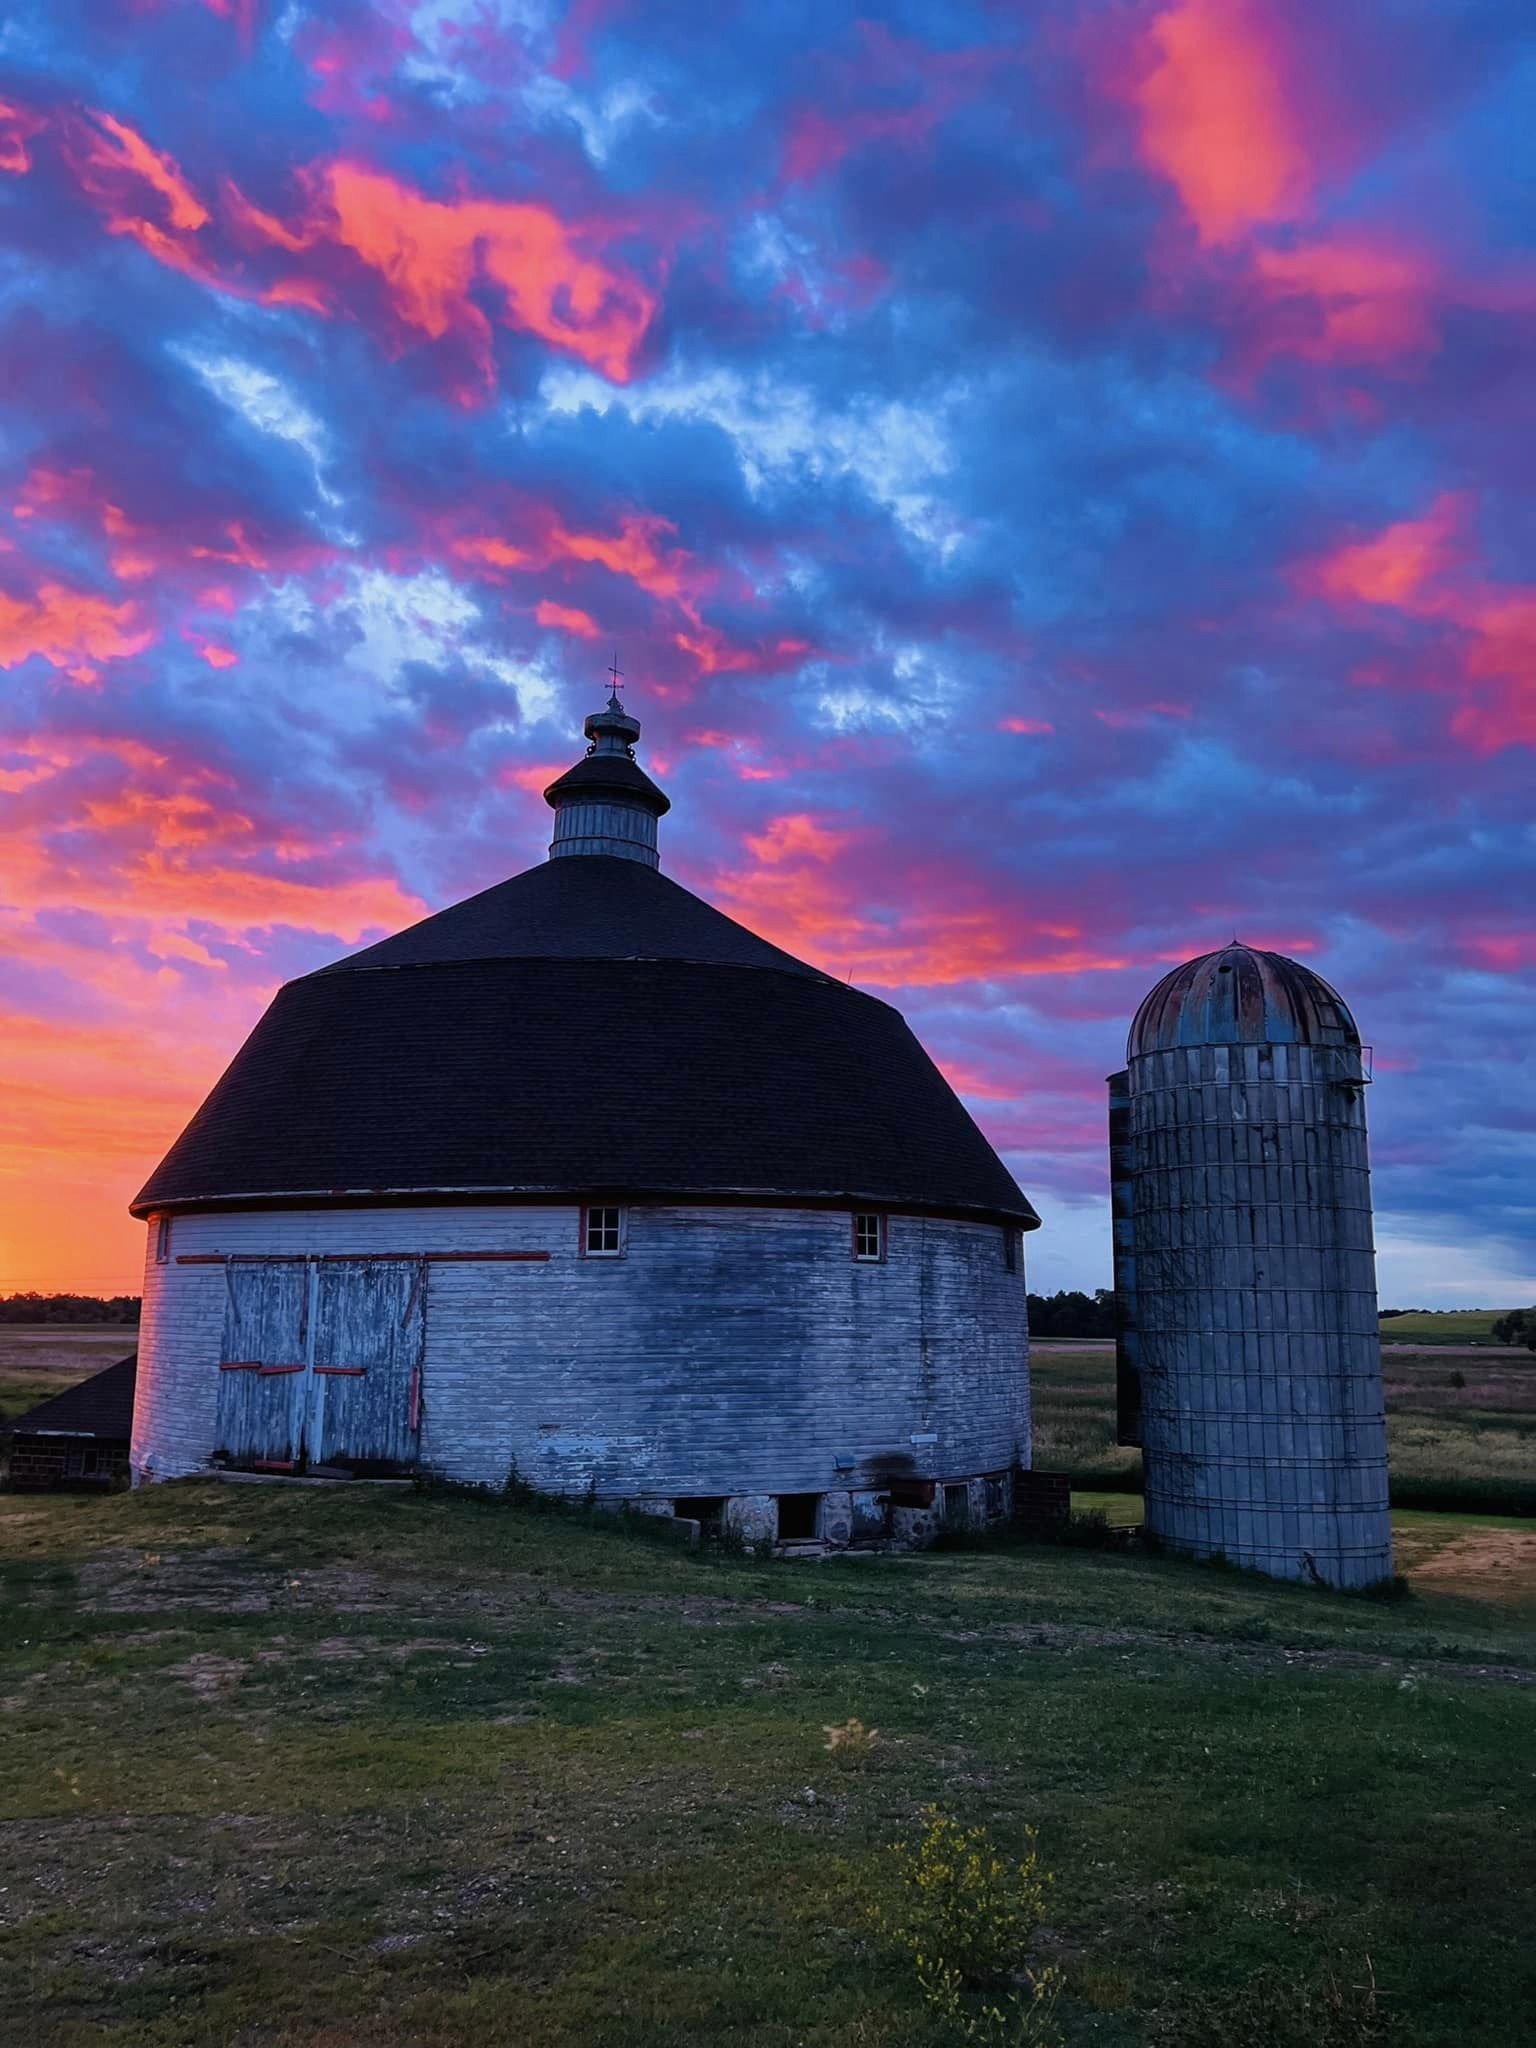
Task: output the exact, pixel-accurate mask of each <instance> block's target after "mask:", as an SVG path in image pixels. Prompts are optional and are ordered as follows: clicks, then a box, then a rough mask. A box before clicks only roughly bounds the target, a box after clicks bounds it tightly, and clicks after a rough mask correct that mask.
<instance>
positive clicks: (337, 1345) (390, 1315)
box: [310, 1259, 427, 1470]
mask: <svg viewBox="0 0 1536 2048" xmlns="http://www.w3.org/2000/svg"><path fill="white" fill-rule="evenodd" d="M426 1303H427V1262H426V1260H425V1259H326V1260H323V1261H322V1262H321V1264H320V1267H319V1271H318V1274H317V1278H316V1292H315V1349H314V1392H313V1395H312V1397H311V1411H310V1412H311V1428H310V1457H311V1459H312V1461H313V1462H314V1463H316V1464H321V1465H349V1466H352V1467H354V1468H363V1469H370V1468H372V1469H377V1468H380V1467H385V1468H388V1469H390V1470H399V1469H400V1468H401V1467H403V1466H409V1465H414V1464H415V1462H416V1451H417V1442H418V1438H419V1434H420V1423H421V1361H422V1351H423V1346H424V1341H425V1336H426Z"/></svg>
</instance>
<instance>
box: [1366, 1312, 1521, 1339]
mask: <svg viewBox="0 0 1536 2048" xmlns="http://www.w3.org/2000/svg"><path fill="white" fill-rule="evenodd" d="M1522 1305H1523V1306H1526V1307H1528V1306H1529V1303H1525V1304H1522ZM1508 1314H1509V1310H1508V1309H1505V1308H1444V1309H1415V1310H1413V1311H1412V1312H1410V1313H1409V1314H1408V1315H1402V1316H1383V1318H1382V1322H1381V1338H1382V1342H1383V1343H1384V1344H1491V1343H1492V1342H1493V1326H1494V1324H1495V1323H1496V1322H1497V1321H1498V1320H1499V1318H1500V1317H1501V1316H1506V1315H1508Z"/></svg>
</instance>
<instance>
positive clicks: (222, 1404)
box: [216, 1259, 309, 1466]
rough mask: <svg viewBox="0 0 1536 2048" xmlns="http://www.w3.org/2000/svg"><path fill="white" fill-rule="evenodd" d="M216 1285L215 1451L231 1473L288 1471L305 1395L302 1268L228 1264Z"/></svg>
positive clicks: (268, 1262) (298, 1264)
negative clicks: (219, 1322) (252, 1468)
mask: <svg viewBox="0 0 1536 2048" xmlns="http://www.w3.org/2000/svg"><path fill="white" fill-rule="evenodd" d="M224 1284H225V1290H226V1300H225V1306H224V1337H223V1343H222V1345H221V1347H220V1352H219V1400H218V1419H217V1434H218V1442H217V1445H216V1450H217V1451H218V1452H219V1453H221V1454H222V1455H223V1456H224V1457H225V1458H226V1459H227V1460H228V1461H229V1463H230V1464H232V1465H277V1466H287V1465H295V1464H297V1463H298V1462H299V1460H300V1459H301V1458H302V1457H303V1455H304V1437H305V1421H306V1409H307V1405H308V1393H309V1374H308V1372H307V1371H306V1369H305V1348H306V1344H307V1341H308V1327H307V1325H308V1317H307V1314H306V1309H307V1301H308V1287H309V1268H308V1266H307V1265H306V1264H305V1263H304V1261H303V1260H301V1259H231V1260H230V1262H229V1264H228V1265H227V1266H226V1267H225V1268H224Z"/></svg>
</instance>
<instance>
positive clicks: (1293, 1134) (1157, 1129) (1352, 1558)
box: [1122, 1044, 1392, 1586]
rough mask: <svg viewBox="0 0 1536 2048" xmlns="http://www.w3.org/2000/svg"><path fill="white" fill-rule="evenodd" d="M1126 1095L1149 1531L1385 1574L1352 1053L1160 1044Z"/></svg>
mask: <svg viewBox="0 0 1536 2048" xmlns="http://www.w3.org/2000/svg"><path fill="white" fill-rule="evenodd" d="M1129 1107H1130V1132H1129V1141H1128V1147H1127V1154H1128V1156H1127V1159H1126V1161H1125V1162H1124V1165H1123V1167H1122V1172H1123V1171H1125V1170H1127V1169H1128V1171H1129V1203H1130V1212H1131V1214H1130V1221H1131V1226H1132V1232H1131V1234H1132V1236H1133V1238H1134V1274H1135V1289H1134V1313H1135V1324H1136V1329H1135V1336H1136V1350H1135V1354H1134V1363H1135V1366H1136V1369H1137V1371H1138V1374H1139V1380H1140V1395H1141V1442H1142V1446H1143V1457H1144V1461H1145V1471H1146V1518H1147V1528H1148V1530H1149V1531H1150V1532H1151V1533H1152V1534H1153V1535H1155V1536H1156V1537H1157V1538H1158V1539H1159V1540H1160V1541H1161V1542H1162V1543H1163V1544H1164V1545H1166V1546H1167V1547H1168V1548H1169V1549H1171V1550H1177V1551H1180V1552H1183V1553H1185V1554H1187V1555H1193V1556H1210V1555H1212V1554H1213V1553H1215V1552H1218V1551H1219V1552H1222V1553H1224V1554H1225V1555H1226V1556H1227V1557H1229V1558H1231V1559H1232V1561H1233V1562H1234V1563H1237V1564H1243V1565H1248V1566H1252V1567H1253V1568H1255V1569H1257V1570H1259V1571H1264V1572H1269V1573H1271V1574H1273V1575H1275V1576H1277V1577H1281V1578H1292V1579H1307V1578H1313V1577H1316V1578H1320V1579H1323V1580H1326V1581H1327V1582H1328V1583H1329V1584H1330V1585H1339V1586H1360V1585H1367V1584H1370V1583H1373V1582H1375V1581H1377V1580H1380V1579H1383V1578H1385V1577H1387V1576H1388V1575H1389V1574H1390V1572H1391V1570H1392V1537H1391V1524H1390V1521H1389V1518H1388V1513H1387V1443H1386V1417H1385V1401H1384V1397H1383V1389H1382V1380H1381V1349H1380V1343H1379V1340H1378V1334H1377V1333H1378V1327H1379V1326H1378V1323H1377V1317H1376V1274H1375V1264H1374V1257H1373V1253H1372V1247H1371V1196H1370V1174H1369V1162H1368V1158H1367V1151H1366V1130H1365V1102H1364V1085H1363V1076H1362V1074H1361V1070H1360V1055H1359V1053H1358V1051H1357V1050H1353V1049H1346V1048H1343V1047H1329V1046H1318V1047H1313V1046H1306V1045H1252V1044H1250V1045H1231V1046H1227V1045H1216V1046H1180V1047H1176V1048H1173V1049H1170V1050H1167V1051H1157V1052H1150V1053H1146V1054H1143V1055H1142V1056H1140V1057H1139V1058H1135V1059H1133V1060H1132V1061H1131V1062H1130V1067H1129Z"/></svg>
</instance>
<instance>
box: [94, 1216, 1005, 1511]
mask: <svg viewBox="0 0 1536 2048" xmlns="http://www.w3.org/2000/svg"><path fill="white" fill-rule="evenodd" d="M850 1228H851V1226H850V1223H849V1217H848V1214H847V1212H845V1211H842V1210H827V1211H818V1210H803V1209H746V1208H740V1209H737V1208H731V1209H722V1208H713V1207H691V1208H685V1207H673V1206H660V1205H636V1206H633V1207H631V1208H630V1210H629V1213H628V1225H627V1234H626V1241H625V1252H624V1256H623V1257H622V1258H619V1259H584V1258H583V1257H581V1255H580V1210H579V1207H578V1206H577V1205H576V1204H574V1203H572V1204H571V1205H569V1206H562V1207H549V1208H535V1207H513V1206H509V1207H505V1208H500V1207H491V1206H476V1207H466V1208H450V1207H440V1208H439V1207H434V1208H425V1209H366V1210H290V1211H280V1210H279V1211H259V1212H250V1213H243V1214H232V1215H205V1216H180V1217H178V1218H177V1219H176V1225H175V1229H174V1231H173V1233H172V1235H173V1245H172V1257H171V1262H170V1263H169V1264H168V1265H157V1264H156V1263H155V1262H154V1260H153V1257H152V1255H151V1256H150V1257H149V1258H148V1259H147V1261H146V1269H145V1310H144V1321H143V1325H142V1329H141V1334H140V1353H139V1393H138V1405H137V1410H136V1414H135V1425H134V1441H133V1464H134V1469H135V1472H136V1473H137V1474H139V1475H140V1476H141V1477H147V1478H171V1477H175V1476H179V1475H182V1474H186V1473H190V1472H194V1471H197V1470H198V1469H200V1468H201V1467H203V1466H204V1465H205V1464H206V1462H207V1460H208V1457H209V1455H210V1453H211V1452H212V1451H213V1449H214V1448H215V1435H216V1425H215V1413H216V1401H217V1381H218V1377H219V1375H218V1356H219V1348H220V1337H221V1334H222V1329H223V1318H224V1306H225V1299H226V1292H225V1280H224V1272H225V1269H224V1267H223V1266H222V1265H217V1264H209V1265H199V1264H185V1263H181V1262H182V1261H184V1260H186V1259H187V1258H189V1257H190V1258H193V1259H197V1258H210V1257H212V1256H214V1255H217V1254H230V1253H235V1254H245V1255H251V1254H266V1255H268V1256H271V1255H273V1254H281V1253H289V1254H315V1255H324V1254H329V1255H331V1256H333V1257H334V1256H336V1255H339V1254H346V1253H357V1254H366V1253H369V1252H383V1251H392V1252H399V1253H407V1252H426V1253H438V1254H441V1253H444V1252H450V1251H490V1252H511V1251H517V1252H538V1251H547V1252H548V1253H549V1255H550V1256H549V1258H548V1260H547V1262H538V1263H513V1262H508V1261H505V1260H487V1261H480V1260H462V1261H446V1260H442V1259H441V1258H439V1259H437V1260H434V1261H433V1262H432V1264H431V1265H430V1267H429V1273H428V1280H427V1289H426V1297H427V1308H426V1348H425V1356H424V1363H423V1372H422V1436H421V1455H422V1462H423V1464H424V1465H425V1466H427V1467H428V1468H429V1469H433V1470H436V1471H438V1472H440V1473H442V1474H443V1475H445V1476H447V1477H451V1478H456V1479H464V1480H471V1481H475V1482H478V1483H482V1484H490V1485H499V1484H500V1483H501V1482H502V1481H504V1480H505V1479H506V1477H507V1474H508V1471H509V1469H510V1468H511V1467H512V1466H513V1464H514V1463H515V1465H516V1468H517V1470H518V1471H519V1473H521V1474H522V1476H523V1477H525V1478H526V1479H528V1480H530V1481H531V1482H532V1483H533V1484H535V1485H537V1486H540V1487H544V1488H548V1489H550V1490H553V1491H563V1492H569V1493H582V1492H585V1491H587V1490H588V1489H589V1488H591V1489H594V1490H595V1491H596V1492H598V1493H599V1494H601V1495H603V1496H605V1497H608V1496H622V1497H630V1496H635V1495H643V1494H656V1495H662V1496H670V1495H676V1494H734V1493H781V1492H782V1493H789V1492H821V1491H825V1490H826V1489H828V1488H831V1487H842V1488H848V1487H859V1486H862V1485H871V1484H878V1483H879V1481H880V1479H881V1478H883V1477H885V1476H888V1475H889V1474H891V1473H892V1472H896V1471H900V1470H902V1469H905V1470H908V1471H910V1472H912V1473H914V1474H916V1475H919V1476H922V1477H931V1478H939V1479H942V1478H946V1477H948V1478H957V1477H962V1476H967V1475H971V1474H975V1473H978V1472H987V1471H995V1470H999V1469H1002V1468H1004V1467H1007V1466H1009V1465H1011V1464H1013V1463H1014V1462H1015V1460H1016V1459H1021V1460H1022V1461H1023V1462H1025V1463H1027V1462H1028V1459H1029V1378H1028V1335H1027V1326H1026V1310H1025V1278H1024V1273H1023V1270H1022V1265H1023V1262H1022V1261H1020V1262H1019V1264H1020V1270H1019V1271H1017V1272H1015V1273H1009V1272H1008V1271H1007V1270H1006V1266H1005V1262H1004V1257H1003V1243H1002V1232H1001V1230H1000V1229H999V1228H998V1227H997V1226H995V1225H988V1224H974V1223H960V1222H953V1221H948V1220H940V1219H936V1218H931V1217H918V1216H904V1215H893V1216H892V1217H891V1218H890V1226H889V1231H890V1234H889V1247H888V1250H889V1256H888V1257H887V1259H886V1260H885V1261H884V1262H883V1263H881V1264H879V1265H865V1264H859V1263H858V1262H856V1261H855V1260H854V1259H853V1258H852V1257H851V1256H850ZM914 1437H916V1438H919V1439H922V1441H920V1442H918V1443H914V1442H913V1439H914ZM929 1439H931V1441H929ZM849 1459H851V1460H852V1461H853V1464H852V1468H851V1469H849V1467H848V1466H847V1464H846V1463H844V1462H842V1461H846V1460H849Z"/></svg>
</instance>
